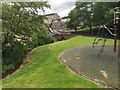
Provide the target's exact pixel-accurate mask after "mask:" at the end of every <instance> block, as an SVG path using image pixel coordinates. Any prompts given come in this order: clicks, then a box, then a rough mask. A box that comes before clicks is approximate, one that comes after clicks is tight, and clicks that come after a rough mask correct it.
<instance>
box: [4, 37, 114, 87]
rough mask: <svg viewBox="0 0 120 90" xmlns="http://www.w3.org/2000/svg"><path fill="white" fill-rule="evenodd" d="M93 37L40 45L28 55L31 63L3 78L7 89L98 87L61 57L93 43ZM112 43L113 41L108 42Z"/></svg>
mask: <svg viewBox="0 0 120 90" xmlns="http://www.w3.org/2000/svg"><path fill="white" fill-rule="evenodd" d="M93 40H94V38H90V37H82V36H76V37H74V38H72V39H69V40H65V41H61V42H57V43H53V44H48V45H44V46H40V47H37V48H35V49H33V50H32V52H30V54H29V55H28V56H27V59H28V61H29V63H28V64H27V65H26V66H25V67H23V68H22V69H21V70H20V71H18V72H17V73H16V74H14V75H11V76H9V77H7V78H5V79H3V87H5V88H53V87H54V88H99V87H101V86H98V85H96V84H94V83H92V82H91V81H88V80H86V79H85V78H83V77H81V76H79V75H78V74H76V73H74V72H71V71H69V70H68V69H67V68H66V67H65V66H64V65H63V64H61V63H60V61H59V58H58V56H59V55H60V53H61V52H63V51H64V50H66V49H69V48H73V47H76V46H87V45H91V44H92V41H93ZM107 43H108V44H112V43H113V42H112V41H111V40H108V41H107Z"/></svg>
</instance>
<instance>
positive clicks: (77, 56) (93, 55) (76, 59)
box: [60, 45, 118, 87]
mask: <svg viewBox="0 0 120 90" xmlns="http://www.w3.org/2000/svg"><path fill="white" fill-rule="evenodd" d="M100 48H101V46H96V47H95V48H93V47H92V46H86V47H76V48H72V49H69V50H66V51H64V52H63V53H62V54H61V56H60V60H62V62H63V63H64V64H65V65H67V66H68V67H70V68H71V69H72V70H74V71H75V72H77V73H79V74H81V75H83V76H85V77H87V78H89V79H91V80H94V81H96V82H99V83H102V84H105V85H108V86H111V87H118V58H117V53H114V52H113V46H112V45H111V46H105V48H104V51H103V53H102V55H101V56H100V57H99V58H98V57H97V54H98V52H99V50H100Z"/></svg>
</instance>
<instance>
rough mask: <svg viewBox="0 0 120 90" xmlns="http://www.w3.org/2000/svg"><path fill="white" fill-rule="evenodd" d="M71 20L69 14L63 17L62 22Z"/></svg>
mask: <svg viewBox="0 0 120 90" xmlns="http://www.w3.org/2000/svg"><path fill="white" fill-rule="evenodd" d="M69 20H70V18H69V16H65V17H62V18H61V21H62V23H65V22H67V21H69Z"/></svg>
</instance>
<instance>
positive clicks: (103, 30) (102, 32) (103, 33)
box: [92, 7, 120, 57]
mask: <svg viewBox="0 0 120 90" xmlns="http://www.w3.org/2000/svg"><path fill="white" fill-rule="evenodd" d="M111 11H112V12H113V14H114V19H112V20H110V21H109V22H107V23H106V24H105V25H102V26H100V27H99V30H98V33H97V36H96V38H95V39H94V41H93V43H92V46H93V48H95V46H96V45H97V44H98V43H99V41H100V40H102V38H101V37H104V40H103V44H102V46H101V48H100V51H99V52H98V54H97V56H98V57H100V56H101V54H102V52H103V50H104V47H105V44H106V41H107V36H108V34H110V35H112V36H113V37H114V50H113V51H114V52H116V51H117V39H118V23H119V15H120V7H116V8H114V9H112V10H111ZM111 22H112V23H113V27H112V28H111V27H108V26H109V24H110V23H111Z"/></svg>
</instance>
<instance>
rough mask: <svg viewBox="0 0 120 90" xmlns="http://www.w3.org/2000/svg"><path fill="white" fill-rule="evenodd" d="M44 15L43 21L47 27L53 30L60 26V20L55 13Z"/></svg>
mask: <svg viewBox="0 0 120 90" xmlns="http://www.w3.org/2000/svg"><path fill="white" fill-rule="evenodd" d="M45 16H46V17H47V19H46V20H45V23H46V24H47V26H48V27H50V28H52V29H53V30H56V29H61V28H62V22H61V19H60V16H59V15H58V14H57V13H51V14H46V15H45Z"/></svg>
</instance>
